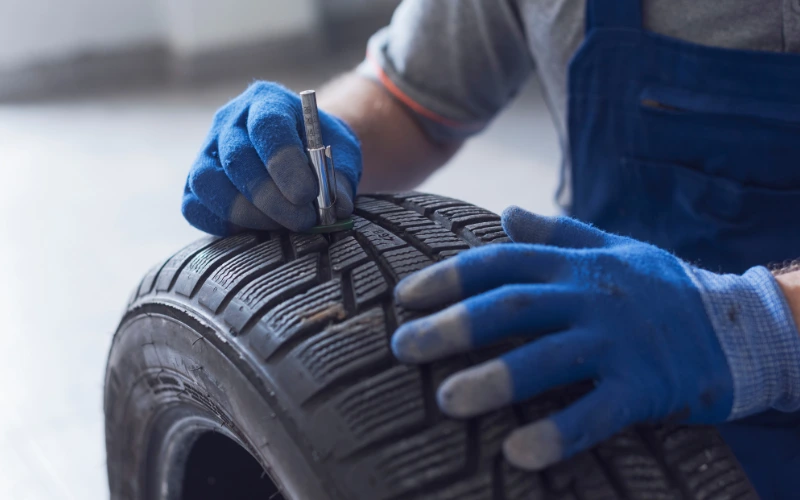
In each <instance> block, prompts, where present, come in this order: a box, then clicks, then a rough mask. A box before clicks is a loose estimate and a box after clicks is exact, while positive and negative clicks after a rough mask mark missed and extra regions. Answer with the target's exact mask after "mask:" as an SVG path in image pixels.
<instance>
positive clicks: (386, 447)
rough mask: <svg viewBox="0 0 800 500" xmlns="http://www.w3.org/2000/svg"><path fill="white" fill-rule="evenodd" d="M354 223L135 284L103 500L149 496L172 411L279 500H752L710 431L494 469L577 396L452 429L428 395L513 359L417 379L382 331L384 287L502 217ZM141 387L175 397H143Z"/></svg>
mask: <svg viewBox="0 0 800 500" xmlns="http://www.w3.org/2000/svg"><path fill="white" fill-rule="evenodd" d="M353 218H354V221H355V228H354V229H353V230H352V231H346V232H340V233H334V234H331V235H318V234H317V235H309V234H305V235H298V234H290V233H285V232H283V233H281V232H276V233H270V234H266V233H245V234H241V235H237V236H234V237H231V238H227V239H221V240H220V239H212V238H208V239H203V240H200V241H198V242H196V243H194V244H192V245H189V246H188V247H186V248H184V249H183V250H181V251H180V252H178V253H177V254H175V255H174V256H173V257H171V258H169V259H167V260H166V261H165V262H164V263H163V264H161V265H159V266H157V267H155V268H154V269H153V270H152V271H150V272H149V273H148V274H147V275H146V276H145V277H144V279H143V280H142V282H141V283H140V285H139V287H138V288H137V290H136V291H135V292H134V294H133V297H132V299H131V303H130V305H129V308H128V312H127V314H126V315H125V317H124V318H123V321H122V323H121V325H120V329H119V330H118V332H117V334H116V336H115V340H114V345H113V347H112V351H111V355H110V359H109V366H108V372H107V378H106V424H107V425H106V428H107V447H108V453H109V458H108V460H109V462H108V468H109V480H110V484H111V490H112V497H113V498H148V497H147V496H146V495H145V496H143V492H144V491H145V490H147V488H152V485H150V486H148V485H149V484H151V483H152V478H151V477H150V476H153V475H157V471H155V472H153V469H154V467H153V466H152V464H150V465H148V462H153V461H154V460H156V458H154V455H153V452H152V450H153V449H155V448H157V446H156V444H158V443H161V445H163V444H164V442H166V441H168V439H169V438H164V437H159V436H160V434H159V435H158V436H155V434H156V431H154V430H153V429H156V430H157V429H158V425H155V424H153V422H155V421H157V420H158V415H160V414H165V410H164V408H168V407H171V406H180V407H182V408H183V407H185V408H187V409H186V411H190V412H191V411H198V412H201V413H204V414H207V415H209V416H210V418H214V419H216V420H217V421H219V422H223V423H224V424H220V425H221V426H223V427H224V428H225V429H226V430H227V431H230V432H231V433H232V434H233V435H235V436H238V437H239V439H240V441H241V442H242V443H244V444H245V446H247V447H248V448H249V449H250V451H251V453H252V454H253V455H254V456H256V457H257V458H258V459H259V461H260V462H261V463H262V465H264V466H265V467H268V468H269V472H270V474H271V475H272V476H273V478H274V479H275V480H276V482H277V483H279V484H280V485H281V487H283V488H284V490H285V491H284V496H285V497H286V498H295V497H296V498H311V499H314V500H316V499H317V498H320V499H324V498H336V499H365V500H380V499H394V498H398V499H400V498H402V499H406V498H425V499H438V500H456V499H458V500H482V499H493V500H500V499H504V500H522V499H564V500H567V499H621V498H630V499H648V500H649V499H703V500H706V499H708V500H711V499H718V500H722V499H750V498H757V497H756V495H755V493H754V492H753V490H752V489H751V487H750V485H749V483H748V481H747V479H746V477H745V476H744V475H743V472H742V471H741V470H740V468H739V466H738V464H737V462H736V460H735V459H734V457H733V456H732V454H731V453H730V451H729V450H728V449H727V447H726V446H725V444H724V443H723V441H722V440H721V438H720V437H719V436H718V434H717V433H716V431H715V430H713V429H712V428H702V427H693V428H687V427H680V426H673V425H661V426H642V427H637V428H631V429H628V430H626V431H625V432H623V433H621V434H619V435H617V436H615V437H613V438H612V439H610V440H608V441H606V442H604V443H602V444H601V445H599V446H597V447H596V448H595V449H593V450H591V451H590V452H585V453H582V454H580V455H578V456H576V457H573V458H572V459H570V460H568V461H566V462H563V463H561V464H558V465H557V466H555V467H552V468H551V469H549V470H547V471H545V472H543V473H540V474H536V473H529V472H524V471H520V470H517V469H514V468H512V467H510V466H509V465H508V464H507V463H506V462H505V461H504V460H503V458H502V454H501V443H502V440H503V438H504V437H505V436H506V435H507V434H508V433H509V431H511V430H512V429H514V428H515V427H517V426H519V425H521V424H523V423H526V422H530V421H532V420H534V419H538V418H541V417H543V416H545V415H547V414H549V413H551V412H553V411H555V410H557V409H558V408H561V407H563V406H564V405H566V404H568V403H569V402H570V401H573V400H574V399H576V398H577V397H579V396H580V395H581V394H583V393H584V392H585V391H586V390H587V386H586V385H583V386H575V387H568V388H563V389H560V390H556V391H552V392H550V393H547V394H544V395H542V396H540V397H538V398H536V399H535V400H532V401H530V402H527V403H525V404H523V405H519V406H516V407H514V408H508V409H505V410H502V411H498V412H495V413H492V414H489V415H485V416H483V417H480V418H475V419H471V420H468V421H456V420H450V419H448V418H445V417H444V416H443V415H442V414H441V413H440V412H439V411H438V409H437V408H436V404H435V399H434V393H435V388H436V387H437V385H438V384H439V383H440V382H441V381H442V380H443V379H444V378H445V377H447V376H448V375H449V374H451V373H453V372H455V371H456V370H458V369H460V368H462V367H464V366H467V365H470V364H474V363H477V362H480V361H482V360H486V359H489V358H491V357H493V356H495V355H496V354H497V353H498V352H501V351H502V350H504V349H508V348H509V347H510V346H511V345H510V344H509V345H505V346H495V347H493V348H490V349H486V350H484V351H481V352H478V353H474V354H470V355H468V356H461V357H456V358H453V359H449V360H446V361H443V362H437V363H433V364H430V365H424V366H422V367H412V366H404V365H401V364H399V363H398V362H397V361H396V360H395V359H394V358H393V357H392V355H391V352H390V350H389V339H390V335H391V333H392V332H393V331H394V330H395V328H396V327H397V325H398V324H399V323H401V322H403V321H407V320H408V319H410V318H412V317H413V316H412V315H411V314H410V313H409V312H408V311H404V310H402V309H401V308H399V307H396V306H395V305H394V304H393V302H392V293H391V292H392V288H393V286H394V284H395V283H396V282H397V281H398V280H399V279H401V278H403V277H405V276H407V275H409V274H411V273H413V272H414V271H417V270H419V269H421V268H423V267H425V266H427V265H429V264H431V263H433V262H435V261H437V260H441V259H446V258H448V257H451V256H453V255H456V254H457V253H459V252H461V251H464V250H467V249H468V248H470V247H474V246H478V245H485V244H497V243H503V242H506V241H508V238H507V237H506V235H505V234H504V233H503V231H502V228H501V226H500V221H499V217H498V216H497V215H495V214H493V213H491V212H488V211H486V210H483V209H481V208H477V207H474V206H472V205H469V204H467V203H464V202H461V201H458V200H454V199H449V198H442V197H439V196H433V195H427V194H421V193H415V192H410V193H403V194H399V195H372V196H368V197H365V196H362V197H359V198H358V200H357V204H356V211H355V215H354V217H353ZM173 323H174V324H173ZM191 335H194V340H192V341H191V342H189V340H191V339H192V337H191ZM184 337H185V340H182V339H184ZM142 339H144V340H142ZM147 340H149V342H152V344H150V343H148V342H147ZM142 343H144V344H146V345H142ZM198 345H199V346H205V347H203V348H199V347H198ZM201 358H202V359H201ZM154 372H155V373H156V376H155V377H156V378H155V380H157V381H160V380H161V379H162V378H164V377H163V375H159V374H164V373H170V374H171V375H172V377H173V378H175V379H179V380H180V383H174V384H172V385H171V386H170V385H169V384H167V385H165V384H160V382H156V383H153V382H150V383H141V380H142V378H143V377H144V378H146V376H145V375H144V374H147V373H150V374H152V373H154ZM152 377H153V375H151V379H152ZM190 387H196V388H197V389H194V393H199V394H194V393H192V391H190V390H188V389H187V388H190ZM158 390H160V391H161V392H160V393H156V392H155V391H158ZM256 393H257V394H259V395H260V396H258V397H254V396H253V394H256ZM159 394H160V396H159ZM165 394H166V395H168V397H167V396H164V395H165ZM259 397H260V398H261V401H257V402H253V401H250V399H258V398H259ZM159 398H161V399H159ZM164 398H166V399H164ZM199 400H203V402H202V404H200V403H198V401H199ZM256 403H258V404H262V403H263V404H264V405H265V407H264V408H261V409H259V408H256V407H255V406H254V405H256ZM181 405H183V406H181ZM162 434H163V433H162ZM154 436H155V437H154ZM265 436H267V437H269V442H268V444H266V445H264V444H263V441H264V440H266V439H265ZM148 443H149V444H148ZM154 443H155V444H154ZM270 443H271V444H270ZM154 447H155V448H154ZM148 450H149V451H148ZM155 468H156V469H157V467H155ZM148 471H150V472H148ZM148 474H149V475H150V476H148ZM161 480H163V481H170V479H169V478H167V479H164V478H162V479H161ZM163 481H162V482H163ZM298 483H299V485H298ZM298 488H300V489H302V488H307V489H306V490H305V492H302V491H300V490H299V489H298ZM312 490H314V491H312ZM321 492H322V493H321ZM292 495H295V497H293V496H292ZM298 495H299V496H298ZM303 495H305V496H303Z"/></svg>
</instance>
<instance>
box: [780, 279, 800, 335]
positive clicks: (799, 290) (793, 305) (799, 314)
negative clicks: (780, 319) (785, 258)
mask: <svg viewBox="0 0 800 500" xmlns="http://www.w3.org/2000/svg"><path fill="white" fill-rule="evenodd" d="M775 279H776V280H777V282H778V285H780V287H781V290H782V291H783V295H784V296H785V297H786V302H787V303H788V304H789V309H791V310H792V317H794V322H795V324H796V325H798V326H800V270H798V271H792V272H789V273H785V274H779V275H778V276H776V277H775Z"/></svg>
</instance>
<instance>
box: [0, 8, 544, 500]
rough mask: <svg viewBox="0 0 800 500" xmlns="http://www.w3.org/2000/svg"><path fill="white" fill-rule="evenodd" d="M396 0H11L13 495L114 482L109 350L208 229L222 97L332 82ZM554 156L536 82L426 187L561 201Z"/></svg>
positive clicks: (5, 358) (5, 490)
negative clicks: (201, 166)
mask: <svg viewBox="0 0 800 500" xmlns="http://www.w3.org/2000/svg"><path fill="white" fill-rule="evenodd" d="M430 1H433V2H436V1H440V0H430ZM486 1H489V0H486ZM397 3H398V0H0V264H1V265H2V268H0V269H2V279H0V388H2V390H1V391H0V395H2V398H1V399H0V401H1V402H0V405H2V411H0V500H6V499H8V500H29V499H32V500H40V499H41V500H61V499H66V500H103V499H106V498H108V490H107V486H106V472H105V466H106V464H105V448H104V433H103V383H104V378H105V360H106V356H107V353H108V348H109V345H110V343H111V339H112V336H113V333H114V330H115V329H116V327H117V324H118V322H119V320H120V316H121V313H122V312H123V310H124V307H125V304H126V302H127V298H128V296H129V294H130V292H131V290H133V289H134V287H135V286H136V284H137V283H138V282H139V280H140V279H141V277H142V276H143V275H144V274H145V272H146V271H147V270H148V269H149V268H150V267H152V266H153V265H154V264H156V263H158V262H160V261H162V260H163V259H165V258H167V257H168V256H169V255H171V254H172V253H174V252H175V251H176V250H178V249H180V248H181V247H183V246H185V245H186V244H188V243H189V242H191V241H193V240H195V239H197V238H199V237H200V236H201V234H200V232H199V231H197V230H195V229H194V228H192V227H191V226H190V225H189V224H187V223H186V221H185V220H183V217H182V215H181V211H180V205H181V195H182V192H183V187H184V183H185V181H186V174H187V172H188V171H189V167H190V166H191V164H192V162H193V161H194V159H195V157H196V155H197V152H198V150H199V148H200V146H201V143H202V141H203V138H204V137H205V136H206V134H207V132H208V127H209V125H210V123H211V119H212V116H213V115H214V112H215V111H216V110H217V109H218V108H219V107H220V106H222V105H223V104H224V103H225V102H226V101H228V100H230V99H231V98H233V97H235V96H236V95H238V94H240V93H241V92H242V91H243V90H244V89H245V88H246V87H247V85H248V84H249V83H250V82H251V81H253V79H256V78H261V79H266V80H275V81H279V82H281V83H283V84H285V85H286V86H288V87H289V88H291V89H294V90H296V91H300V90H304V89H307V88H317V89H318V88H319V87H320V86H321V85H322V84H323V83H324V82H325V81H326V80H328V79H329V78H331V77H332V76H334V75H336V74H338V73H341V72H343V71H346V70H348V69H350V68H352V67H354V66H355V65H356V64H357V63H358V62H359V61H360V60H361V59H363V57H364V49H365V43H366V40H367V38H368V36H369V35H370V34H371V33H372V32H374V31H375V30H376V29H378V28H379V27H380V26H382V25H384V24H385V23H387V22H388V21H389V17H390V14H391V10H392V8H393V7H394V5H396V4H397ZM558 160H559V151H558V143H557V140H556V135H555V132H554V130H553V127H552V123H551V121H550V116H549V113H548V111H547V106H546V105H545V103H544V101H543V100H542V98H541V95H540V92H539V90H538V86H537V85H536V82H535V81H532V82H531V85H529V86H527V87H526V88H525V89H524V90H523V91H522V92H521V93H520V95H519V96H518V97H517V99H516V100H515V101H514V103H513V105H511V106H509V109H507V110H505V111H504V112H503V113H502V114H500V115H499V116H498V117H497V118H496V119H495V120H494V122H493V123H492V124H491V126H490V127H488V129H487V130H486V131H485V132H483V133H482V134H481V135H480V136H478V137H476V138H475V139H473V140H471V141H469V143H468V144H467V145H466V146H465V147H464V148H463V149H462V150H461V151H460V152H459V153H458V154H457V155H456V157H455V158H453V160H451V161H450V162H449V163H448V165H447V166H445V167H444V168H442V169H440V170H439V171H437V172H436V173H435V174H434V175H432V176H431V177H430V178H429V179H428V180H426V181H425V182H424V183H423V184H422V185H421V186H420V187H419V189H420V190H422V191H426V192H431V193H437V194H442V195H445V196H452V197H455V198H460V199H463V200H466V201H469V202H472V203H475V204H477V205H479V206H482V207H484V208H487V209H490V210H493V211H496V212H499V211H501V210H503V209H504V208H505V207H506V206H508V205H510V204H517V205H521V206H523V207H525V208H528V209H530V210H534V211H537V212H540V213H545V214H551V213H554V212H556V208H555V206H554V203H553V192H554V190H555V185H556V182H557V178H558V169H557V165H558Z"/></svg>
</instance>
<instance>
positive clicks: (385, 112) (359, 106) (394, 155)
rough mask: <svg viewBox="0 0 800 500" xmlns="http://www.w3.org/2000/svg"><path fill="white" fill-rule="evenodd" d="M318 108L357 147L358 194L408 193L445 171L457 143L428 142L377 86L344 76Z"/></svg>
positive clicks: (327, 90) (353, 75) (325, 90)
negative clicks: (348, 130) (341, 125)
mask: <svg viewBox="0 0 800 500" xmlns="http://www.w3.org/2000/svg"><path fill="white" fill-rule="evenodd" d="M319 99H320V107H321V108H322V109H323V110H325V111H327V112H328V113H331V114H334V115H336V116H338V117H339V118H341V119H343V120H344V121H345V122H347V124H348V125H350V127H352V129H353V130H354V131H355V133H356V135H357V136H358V138H359V140H360V141H361V150H362V154H363V161H364V173H363V177H362V180H361V184H360V186H359V191H364V192H369V191H386V190H391V191H398V190H404V189H411V188H414V187H416V186H417V185H418V184H419V183H421V182H422V181H423V180H425V178H426V177H428V176H429V175H430V174H432V173H433V172H434V171H435V170H436V169H437V168H439V167H441V166H442V165H444V164H445V163H446V162H447V160H449V159H450V158H451V157H452V156H453V155H454V154H455V153H456V151H458V149H459V148H460V147H461V144H462V143H461V142H457V143H452V144H447V145H439V144H436V143H434V142H432V141H431V140H430V139H428V137H427V136H426V135H425V133H424V132H423V131H422V129H421V128H420V127H419V126H418V125H417V123H416V122H415V121H414V119H413V118H412V117H411V116H410V115H409V113H408V112H407V111H406V110H405V108H404V107H403V106H402V105H400V104H399V103H398V102H397V101H395V100H394V98H393V97H392V96H391V95H390V94H389V93H388V92H387V91H386V90H384V89H383V88H382V87H381V86H380V85H379V84H377V83H375V82H373V81H371V80H369V79H367V78H365V77H363V76H360V75H358V74H356V73H354V72H350V73H346V74H344V75H342V76H340V77H338V78H336V79H334V80H333V81H331V82H330V83H328V84H327V85H326V86H325V87H324V88H323V89H322V91H321V92H320V98H319Z"/></svg>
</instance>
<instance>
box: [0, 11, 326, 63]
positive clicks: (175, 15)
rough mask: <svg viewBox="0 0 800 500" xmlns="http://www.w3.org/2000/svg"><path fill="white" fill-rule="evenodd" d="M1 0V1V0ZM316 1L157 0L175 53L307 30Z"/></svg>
mask: <svg viewBox="0 0 800 500" xmlns="http://www.w3.org/2000/svg"><path fill="white" fill-rule="evenodd" d="M0 1H2V0H0ZM315 3H316V1H315V0H160V12H161V13H162V15H163V17H164V19H165V21H166V22H165V26H166V28H165V36H166V37H167V40H168V42H169V45H170V48H171V49H172V50H173V51H174V52H175V53H176V54H177V55H189V54H192V53H197V52H203V51H205V50H209V49H217V48H225V47H230V46H233V45H237V44H240V43H247V42H256V41H259V40H264V39H270V38H277V37H282V36H286V35H291V34H296V33H303V32H308V31H310V30H312V29H314V27H316V26H319V23H320V19H319V18H318V17H317V16H316V12H317V10H316V9H314V4H315Z"/></svg>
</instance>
